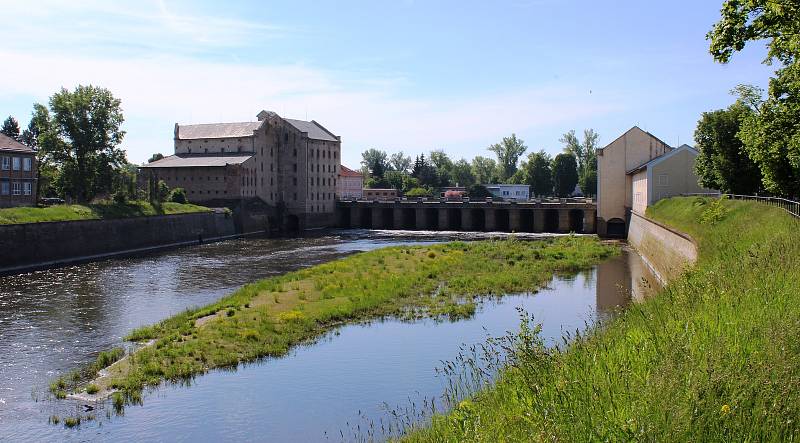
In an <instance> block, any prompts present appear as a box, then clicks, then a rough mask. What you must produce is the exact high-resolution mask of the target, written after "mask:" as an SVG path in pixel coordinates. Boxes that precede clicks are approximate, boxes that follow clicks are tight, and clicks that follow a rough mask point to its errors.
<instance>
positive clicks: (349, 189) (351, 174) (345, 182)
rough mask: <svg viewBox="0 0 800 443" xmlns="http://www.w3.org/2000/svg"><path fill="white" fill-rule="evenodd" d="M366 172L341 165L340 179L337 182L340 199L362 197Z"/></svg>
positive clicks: (337, 193) (337, 192)
mask: <svg viewBox="0 0 800 443" xmlns="http://www.w3.org/2000/svg"><path fill="white" fill-rule="evenodd" d="M363 189H364V174H362V173H360V172H357V171H354V170H352V169H350V168H348V167H347V166H345V165H341V170H340V171H339V181H338V182H337V183H336V196H337V198H339V199H340V200H351V199H360V198H361V197H362V196H363V195H364V193H363Z"/></svg>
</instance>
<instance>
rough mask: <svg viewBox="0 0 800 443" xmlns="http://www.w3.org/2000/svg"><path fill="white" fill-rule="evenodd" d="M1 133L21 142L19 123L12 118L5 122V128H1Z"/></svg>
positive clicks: (9, 117)
mask: <svg viewBox="0 0 800 443" xmlns="http://www.w3.org/2000/svg"><path fill="white" fill-rule="evenodd" d="M0 133H2V134H5V135H7V136H9V137H11V138H13V139H14V140H19V122H17V119H15V118H14V117H12V116H10V115H9V116H8V118H7V119H6V120H5V121H4V122H3V127H2V128H0Z"/></svg>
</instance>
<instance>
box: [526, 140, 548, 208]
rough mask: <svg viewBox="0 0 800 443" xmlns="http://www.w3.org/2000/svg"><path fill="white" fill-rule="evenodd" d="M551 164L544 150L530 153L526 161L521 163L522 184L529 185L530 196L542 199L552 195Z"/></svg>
mask: <svg viewBox="0 0 800 443" xmlns="http://www.w3.org/2000/svg"><path fill="white" fill-rule="evenodd" d="M551 163H552V159H551V158H550V156H549V155H548V154H547V153H546V152H545V151H544V150H541V151H539V152H532V153H530V154H529V155H528V160H527V161H524V162H522V165H521V167H520V171H521V172H522V176H523V177H522V183H524V184H527V185H530V187H531V194H532V195H534V196H537V197H542V196H547V195H551V194H552V193H553V171H552V170H551V169H550V164H551Z"/></svg>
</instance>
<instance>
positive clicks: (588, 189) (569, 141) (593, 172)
mask: <svg viewBox="0 0 800 443" xmlns="http://www.w3.org/2000/svg"><path fill="white" fill-rule="evenodd" d="M598 138H599V135H598V134H597V132H595V131H594V129H584V130H583V142H580V141H579V140H578V137H577V136H576V135H575V131H574V130H570V131H569V132H567V133H566V134H564V136H563V137H561V139H560V140H559V141H560V142H561V143H564V152H565V153H567V154H571V155H573V156H574V157H575V159H576V160H577V162H578V184H579V185H580V187H581V190H582V191H583V193H584V194H586V195H594V194H595V193H596V191H597V139H598Z"/></svg>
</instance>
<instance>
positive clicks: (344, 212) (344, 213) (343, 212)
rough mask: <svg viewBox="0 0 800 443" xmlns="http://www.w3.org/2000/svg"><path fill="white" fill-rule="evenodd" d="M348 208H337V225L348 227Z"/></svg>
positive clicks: (349, 210)
mask: <svg viewBox="0 0 800 443" xmlns="http://www.w3.org/2000/svg"><path fill="white" fill-rule="evenodd" d="M350 213H351V209H350V208H339V227H340V228H345V229H347V228H350V227H351V226H350Z"/></svg>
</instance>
